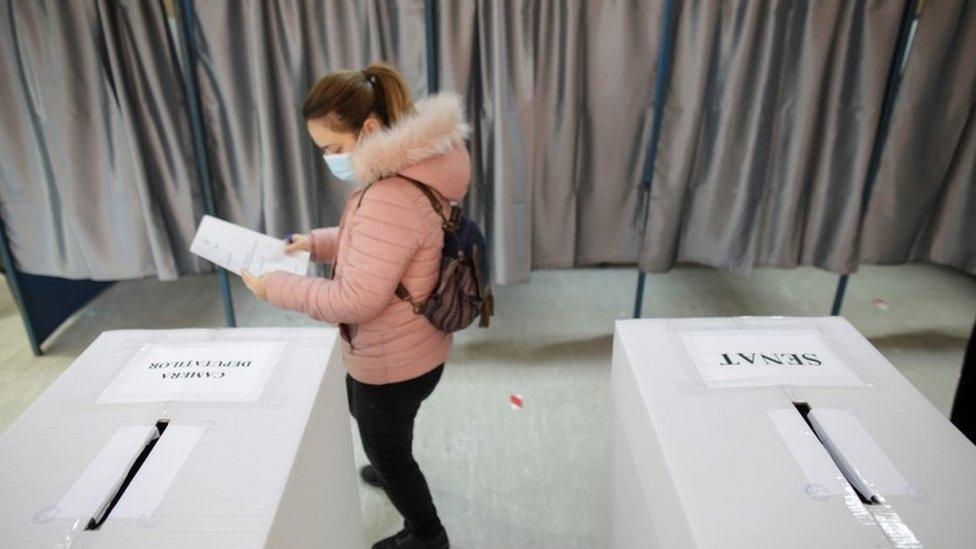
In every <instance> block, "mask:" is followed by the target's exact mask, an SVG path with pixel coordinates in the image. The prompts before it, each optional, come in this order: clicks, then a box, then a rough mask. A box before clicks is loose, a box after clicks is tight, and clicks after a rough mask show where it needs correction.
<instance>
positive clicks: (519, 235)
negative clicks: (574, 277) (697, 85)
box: [438, 0, 663, 284]
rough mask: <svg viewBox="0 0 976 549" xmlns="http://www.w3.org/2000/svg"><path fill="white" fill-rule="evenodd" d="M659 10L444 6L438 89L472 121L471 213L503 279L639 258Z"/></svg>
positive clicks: (527, 3) (543, 2)
mask: <svg viewBox="0 0 976 549" xmlns="http://www.w3.org/2000/svg"><path fill="white" fill-rule="evenodd" d="M662 6H663V2H662V1H661V0H647V1H640V2H630V3H625V2H616V1H610V0H591V1H587V2H583V1H582V0H572V1H559V0H508V1H502V2H492V1H484V0H483V1H477V2H474V1H472V2H453V1H448V0H441V2H439V3H438V9H439V17H440V20H439V22H440V26H439V33H440V35H439V36H440V50H439V58H440V75H441V84H442V86H441V87H442V89H453V90H455V91H457V92H458V93H460V94H461V95H462V96H463V97H465V98H466V100H467V104H468V105H469V107H470V109H471V112H472V113H477V116H476V124H475V132H474V135H473V139H472V144H471V147H472V151H473V153H474V155H473V156H474V162H475V166H474V168H475V169H474V173H475V178H474V183H473V187H472V193H471V196H470V197H469V199H468V204H467V206H468V208H469V210H471V211H472V212H474V214H475V217H476V218H477V219H478V220H479V221H481V222H482V223H484V225H485V227H486V232H487V234H488V237H489V244H490V247H491V252H492V260H493V263H494V274H495V278H496V280H497V281H498V282H499V283H502V284H506V283H513V282H521V281H524V280H526V279H527V278H528V277H529V273H530V272H531V270H532V269H533V268H546V267H571V266H584V265H595V264H601V263H632V262H634V261H635V260H636V258H637V254H638V251H639V248H640V219H641V211H640V199H641V196H640V193H641V190H640V180H641V176H642V170H643V167H644V162H645V156H646V151H647V146H648V141H649V138H650V122H651V120H650V111H651V91H652V89H653V85H654V65H655V61H656V58H657V44H658V36H659V31H660V22H659V17H660V13H661V9H662Z"/></svg>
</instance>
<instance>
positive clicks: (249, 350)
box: [98, 341, 283, 404]
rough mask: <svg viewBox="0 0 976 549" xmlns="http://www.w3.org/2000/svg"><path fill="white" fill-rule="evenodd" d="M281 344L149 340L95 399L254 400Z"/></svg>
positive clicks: (137, 400) (278, 352)
mask: <svg viewBox="0 0 976 549" xmlns="http://www.w3.org/2000/svg"><path fill="white" fill-rule="evenodd" d="M282 346H283V344H282V343H281V342H275V341H270V342H245V341H235V342H221V343H217V342H213V343H200V344H192V345H178V344H176V345H156V344H149V345H146V346H144V347H143V348H141V349H139V351H138V352H137V353H136V354H135V356H133V357H132V359H130V360H129V362H127V363H126V365H125V367H123V368H122V371H121V372H119V374H118V375H117V376H115V379H114V380H112V383H110V384H109V386H108V387H106V388H105V390H104V391H103V392H102V394H101V396H100V397H99V398H98V403H99V404H107V403H119V402H168V401H178V400H185V401H253V400H257V399H258V398H260V396H261V392H262V391H263V390H264V385H265V383H266V382H267V381H268V377H269V376H270V375H271V371H272V370H273V369H274V366H275V363H276V362H277V361H278V356H279V354H280V353H281V349H282Z"/></svg>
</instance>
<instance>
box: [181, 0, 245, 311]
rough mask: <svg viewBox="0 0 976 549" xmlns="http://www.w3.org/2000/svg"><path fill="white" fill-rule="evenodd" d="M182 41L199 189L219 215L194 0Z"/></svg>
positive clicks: (186, 7) (186, 9) (224, 293)
mask: <svg viewBox="0 0 976 549" xmlns="http://www.w3.org/2000/svg"><path fill="white" fill-rule="evenodd" d="M179 12H180V13H179V23H180V31H181V32H180V38H181V45H182V47H183V54H184V55H183V58H184V59H185V60H186V74H184V75H183V76H184V78H183V82H184V88H185V92H186V103H187V106H188V107H189V114H190V125H191V127H192V130H193V150H194V152H195V156H196V163H197V173H198V174H199V176H200V188H201V189H202V190H203V203H204V208H205V209H206V211H207V214H209V215H216V211H217V208H216V205H215V202H214V195H213V179H212V177H211V174H210V156H209V151H208V150H207V143H206V140H205V139H204V136H205V132H204V121H203V114H202V112H203V111H202V108H201V104H202V101H201V100H200V87H199V85H198V83H197V72H196V71H197V43H196V21H195V19H194V11H193V0H179ZM218 270H219V273H220V293H221V297H222V298H223V301H224V317H225V318H226V320H227V325H228V326H232V327H233V326H236V325H237V320H236V319H235V318H234V301H233V298H232V297H231V294H230V283H229V281H228V279H227V271H226V270H225V269H223V268H218Z"/></svg>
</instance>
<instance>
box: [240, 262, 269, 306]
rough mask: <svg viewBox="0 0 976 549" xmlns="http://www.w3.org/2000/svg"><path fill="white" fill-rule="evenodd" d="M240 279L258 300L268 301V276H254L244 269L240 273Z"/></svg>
mask: <svg viewBox="0 0 976 549" xmlns="http://www.w3.org/2000/svg"><path fill="white" fill-rule="evenodd" d="M241 279H243V280H244V285H245V286H247V289H248V290H251V292H252V293H254V295H255V296H257V298H258V299H262V300H267V299H268V275H267V274H263V275H261V276H254V275H252V274H251V271H248V270H247V269H244V270H243V271H241Z"/></svg>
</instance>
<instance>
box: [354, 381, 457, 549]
mask: <svg viewBox="0 0 976 549" xmlns="http://www.w3.org/2000/svg"><path fill="white" fill-rule="evenodd" d="M443 371H444V365H443V364H441V365H440V366H438V367H437V368H434V369H433V370H431V371H430V372H428V373H426V374H424V375H422V376H420V377H417V378H414V379H409V380H407V381H401V382H399V383H390V384H387V385H368V384H366V383H360V382H358V381H356V380H355V379H353V378H352V377H351V376H350V375H349V374H346V392H347V395H348V397H349V413H350V414H352V417H354V418H356V423H357V424H358V425H359V437H360V438H361V439H362V441H363V450H365V451H366V457H368V458H369V462H370V464H372V465H373V468H374V469H376V473H377V474H378V476H379V477H380V480H381V482H382V483H383V489H384V490H386V494H387V496H389V498H390V501H391V502H393V506H394V507H396V509H397V511H399V512H400V514H401V515H403V519H404V528H406V529H407V530H411V531H413V532H415V533H416V535H417V537H421V538H423V537H433V536H435V535H436V534H437V533H438V532H439V531H440V528H441V522H440V519H439V518H438V517H437V509H436V508H435V507H434V501H433V499H432V498H431V497H430V488H428V487H427V480H426V479H425V478H424V474H423V473H422V472H420V467H419V466H418V465H417V462H416V461H414V459H413V448H412V446H413V421H414V418H415V417H417V410H418V409H420V403H421V402H423V400H424V399H425V398H427V397H428V396H430V394H431V393H432V392H433V391H434V387H436V386H437V382H438V381H440V379H441V373H442V372H443Z"/></svg>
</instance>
